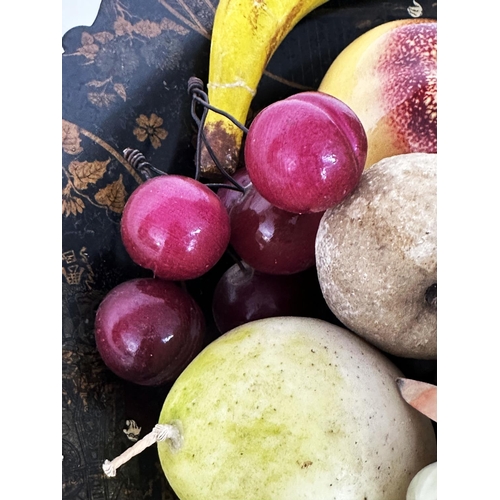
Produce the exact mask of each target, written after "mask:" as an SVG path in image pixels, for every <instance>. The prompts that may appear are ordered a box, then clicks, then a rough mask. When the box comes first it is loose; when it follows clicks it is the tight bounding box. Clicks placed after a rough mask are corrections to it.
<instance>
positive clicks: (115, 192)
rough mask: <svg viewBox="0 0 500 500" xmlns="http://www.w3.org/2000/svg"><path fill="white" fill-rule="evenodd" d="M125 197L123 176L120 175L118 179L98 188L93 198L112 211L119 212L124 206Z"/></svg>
mask: <svg viewBox="0 0 500 500" xmlns="http://www.w3.org/2000/svg"><path fill="white" fill-rule="evenodd" d="M126 197H127V192H126V190H125V186H124V185H123V176H122V175H120V178H119V179H118V180H116V181H115V182H112V183H111V184H108V185H107V186H106V187H105V188H102V189H100V190H99V191H98V192H97V193H96V195H95V200H96V201H97V203H99V204H101V205H103V206H105V207H108V208H109V209H110V210H112V211H113V212H116V213H118V214H120V213H122V211H123V207H124V206H125V200H126Z"/></svg>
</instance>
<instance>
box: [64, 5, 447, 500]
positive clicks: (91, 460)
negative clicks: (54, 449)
mask: <svg viewBox="0 0 500 500" xmlns="http://www.w3.org/2000/svg"><path fill="white" fill-rule="evenodd" d="M216 4H217V2H216V1H213V0H184V1H183V0H142V1H140V2H139V1H132V0H103V2H102V5H101V8H100V10H99V14H98V16H97V19H96V21H95V22H94V24H93V25H92V26H91V27H77V28H73V29H72V30H70V31H69V32H68V33H67V34H66V35H65V36H64V38H63V48H64V53H63V55H62V73H63V81H62V87H63V94H62V110H63V113H62V129H63V139H62V227H63V239H62V242H63V247H62V315H63V332H62V333H63V339H62V355H63V356H62V357H63V366H62V374H63V377H62V396H63V397H62V421H63V428H62V451H63V463H62V472H63V478H62V498H63V499H64V500H70V499H71V500H84V499H85V500H104V499H105V500H138V499H144V500H149V499H155V500H167V499H175V498H176V496H175V495H174V493H173V492H172V491H171V489H170V488H169V485H168V484H167V481H166V479H165V478H164V475H163V473H162V471H161V468H160V465H159V460H158V457H157V452H156V447H152V448H150V449H148V450H146V451H145V452H143V453H142V454H141V455H140V456H139V457H137V458H136V459H134V460H133V461H132V462H130V463H129V464H127V466H126V467H124V468H123V469H120V473H119V474H118V475H117V477H116V478H114V479H112V480H110V479H107V478H106V477H105V476H104V475H103V473H102V468H101V466H102V462H103V460H104V459H105V458H109V459H112V458H113V457H115V456H117V455H118V454H120V453H121V452H122V451H123V450H124V449H125V448H127V447H129V446H131V445H132V444H133V439H134V437H136V431H134V429H133V424H132V421H134V422H135V423H136V424H137V426H138V427H140V428H141V431H140V434H139V437H142V436H143V435H145V434H146V433H148V432H149V431H150V430H151V429H152V427H153V426H154V424H155V423H156V420H157V418H158V415H159V412H160V409H161V406H162V404H163V401H164V399H165V396H166V394H167V392H168V390H169V387H168V386H164V387H161V388H145V387H139V386H134V385H133V384H129V383H126V382H124V381H122V380H120V379H118V378H117V377H115V376H114V375H113V374H112V373H110V372H109V370H107V369H106V367H105V366H104V365H103V363H102V361H101V359H100V357H99V354H98V353H97V351H96V347H95V341H94V332H93V321H94V316H95V312H96V308H97V306H98V305H99V303H100V301H101V300H102V298H103V297H104V295H105V294H106V293H107V292H108V291H109V290H110V289H111V288H113V287H114V286H116V285H117V284H119V283H121V282H123V281H125V280H127V279H131V278H134V277H139V276H149V275H150V273H149V272H148V271H145V270H143V269H141V268H139V267H138V266H136V265H135V264H134V263H133V262H132V261H131V260H130V258H129V257H128V255H127V253H126V251H125V249H124V247H123V245H122V243H121V239H120V233H119V222H120V217H121V213H122V210H123V207H124V204H125V202H126V200H127V198H128V196H129V195H130V194H131V192H132V191H133V190H134V189H135V188H136V187H137V186H138V185H139V184H140V183H141V182H142V179H141V178H140V177H139V175H138V174H137V172H136V171H135V170H134V169H133V168H132V167H131V166H130V165H129V164H128V162H127V161H126V160H125V159H124V157H123V150H124V149H125V148H127V147H130V148H134V149H139V150H140V151H141V152H142V153H143V154H144V155H145V157H146V159H147V160H148V161H149V162H151V163H152V164H153V165H154V166H155V167H157V168H159V169H161V170H163V171H165V172H169V173H180V174H183V175H189V176H192V175H193V173H194V155H195V140H196V129H195V127H194V123H193V121H192V118H191V115H190V96H189V95H188V92H187V82H188V79H189V78H190V77H191V76H197V77H199V78H201V79H202V80H203V81H205V82H206V79H207V75H208V58H209V49H210V32H211V26H212V21H213V16H214V11H215V7H216ZM416 6H417V7H418V6H420V7H421V8H422V16H423V17H428V18H436V16H437V4H436V2H432V1H430V0H421V1H420V2H418V4H417V3H416V2H413V1H410V0H388V1H384V2H382V1H375V0H371V1H369V0H365V1H363V0H357V1H356V0H351V1H348V0H330V1H329V2H328V3H326V4H325V5H324V6H322V7H320V8H318V9H317V10H316V11H314V12H312V13H311V14H310V15H309V16H307V17H306V18H305V19H304V20H303V21H301V22H300V23H299V24H298V25H297V26H296V27H295V29H294V30H293V31H292V32H291V33H290V34H289V36H288V37H287V38H286V39H285V41H284V42H283V44H282V45H281V46H280V47H279V48H278V50H277V52H276V53H275V55H274V56H273V58H272V60H271V62H270V64H269V66H268V68H267V71H266V73H265V75H264V76H263V78H262V81H261V83H260V86H259V88H258V91H257V95H256V97H255V99H254V101H253V104H252V109H251V114H250V115H255V113H257V112H258V111H259V110H260V109H262V108H263V107H264V106H266V105H268V104H270V103H271V102H273V101H276V100H278V99H281V98H284V97H287V96H289V95H291V94H293V93H296V92H298V91H302V90H310V89H316V88H317V87H318V85H319V83H320V81H321V79H322V77H323V75H324V73H325V72H326V70H327V69H328V67H329V65H330V63H331V62H332V61H333V59H334V58H335V57H336V55H337V54H338V53H339V52H340V51H341V50H342V49H343V48H344V47H345V46H347V45H348V44H349V43H350V42H351V41H353V40H354V39H355V38H357V37H358V36H360V35H361V34H362V33H364V32H365V31H367V30H369V29H371V28H373V27H375V26H377V25H379V24H382V23H384V22H387V21H391V20H394V19H404V18H409V17H411V15H410V11H411V10H410V11H409V10H408V8H409V7H413V8H415V7H416ZM229 264H230V261H229V260H226V259H225V258H223V259H222V260H221V262H220V263H219V264H218V265H217V266H216V267H215V268H214V269H213V270H212V271H210V272H209V273H208V274H207V276H204V277H203V278H200V279H198V280H193V281H192V282H189V283H188V288H189V290H190V291H191V292H192V293H193V295H194V296H195V298H196V300H197V301H198V302H199V304H200V305H201V306H202V308H203V309H204V311H205V312H206V313H207V323H208V332H207V339H206V342H209V341H210V340H211V339H213V338H215V337H216V336H217V331H216V329H215V327H214V325H213V322H211V319H210V304H211V290H212V289H213V286H214V284H215V282H216V280H217V279H218V277H219V276H220V275H221V273H222V272H223V271H224V270H225V269H226V268H227V267H228V265H229ZM406 366H407V368H408V370H410V371H411V369H412V366H411V364H407V365H406ZM419 369H422V366H419ZM428 370H429V371H428V374H427V375H426V376H428V377H429V381H433V380H432V379H433V378H434V377H435V365H432V364H430V365H429V366H428ZM420 375H421V376H422V372H420ZM424 375H425V374H424ZM214 500H221V499H214Z"/></svg>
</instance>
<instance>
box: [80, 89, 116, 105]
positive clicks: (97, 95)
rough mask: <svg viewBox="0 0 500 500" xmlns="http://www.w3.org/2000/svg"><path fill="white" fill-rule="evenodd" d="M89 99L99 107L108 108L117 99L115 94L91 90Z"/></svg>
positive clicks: (88, 95)
mask: <svg viewBox="0 0 500 500" xmlns="http://www.w3.org/2000/svg"><path fill="white" fill-rule="evenodd" d="M87 98H88V100H89V101H90V102H91V103H92V104H94V105H95V106H97V107H99V108H108V107H109V106H110V105H111V104H112V103H113V102H115V100H116V95H115V94H106V93H105V92H89V93H88V94H87Z"/></svg>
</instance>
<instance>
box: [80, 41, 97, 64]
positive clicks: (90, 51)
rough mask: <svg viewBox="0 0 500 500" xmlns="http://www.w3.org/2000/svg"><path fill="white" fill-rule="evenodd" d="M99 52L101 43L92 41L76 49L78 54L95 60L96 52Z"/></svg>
mask: <svg viewBox="0 0 500 500" xmlns="http://www.w3.org/2000/svg"><path fill="white" fill-rule="evenodd" d="M98 52H99V45H96V44H95V43H92V44H90V45H83V46H82V47H80V48H79V49H77V50H76V53H77V54H80V55H82V56H84V57H86V58H87V59H90V60H91V61H93V60H94V59H95V56H96V54H97V53H98Z"/></svg>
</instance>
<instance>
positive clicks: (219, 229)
mask: <svg viewBox="0 0 500 500" xmlns="http://www.w3.org/2000/svg"><path fill="white" fill-rule="evenodd" d="M121 235H122V240H123V243H124V245H125V248H126V250H127V252H128V253H129V254H130V256H131V258H132V259H133V260H134V262H136V263H137V264H139V265H140V266H142V267H145V268H147V269H151V270H152V271H153V272H154V275H155V276H156V277H159V278H163V279H166V280H173V281H180V280H189V279H194V278H197V277H199V276H201V275H202V274H204V273H206V272H207V271H208V270H209V269H211V268H212V267H213V266H214V265H215V264H216V263H217V261H218V260H219V259H220V257H221V256H222V254H223V253H224V251H225V250H226V248H227V245H228V243H229V236H230V224H229V218H228V215H227V212H226V210H225V208H224V206H223V205H222V203H221V201H220V199H219V197H218V196H217V195H216V194H215V193H213V192H212V191H211V190H210V189H209V188H208V187H206V186H205V185H203V184H202V183H201V182H198V181H196V180H193V179H190V178H188V177H183V176H178V175H164V176H159V177H154V178H152V179H149V180H148V181H146V182H145V183H144V184H142V185H140V186H139V187H138V188H137V189H136V190H135V191H134V192H133V193H132V195H131V196H130V198H129V199H128V201H127V203H126V205H125V208H124V210H123V217H122V220H121Z"/></svg>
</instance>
